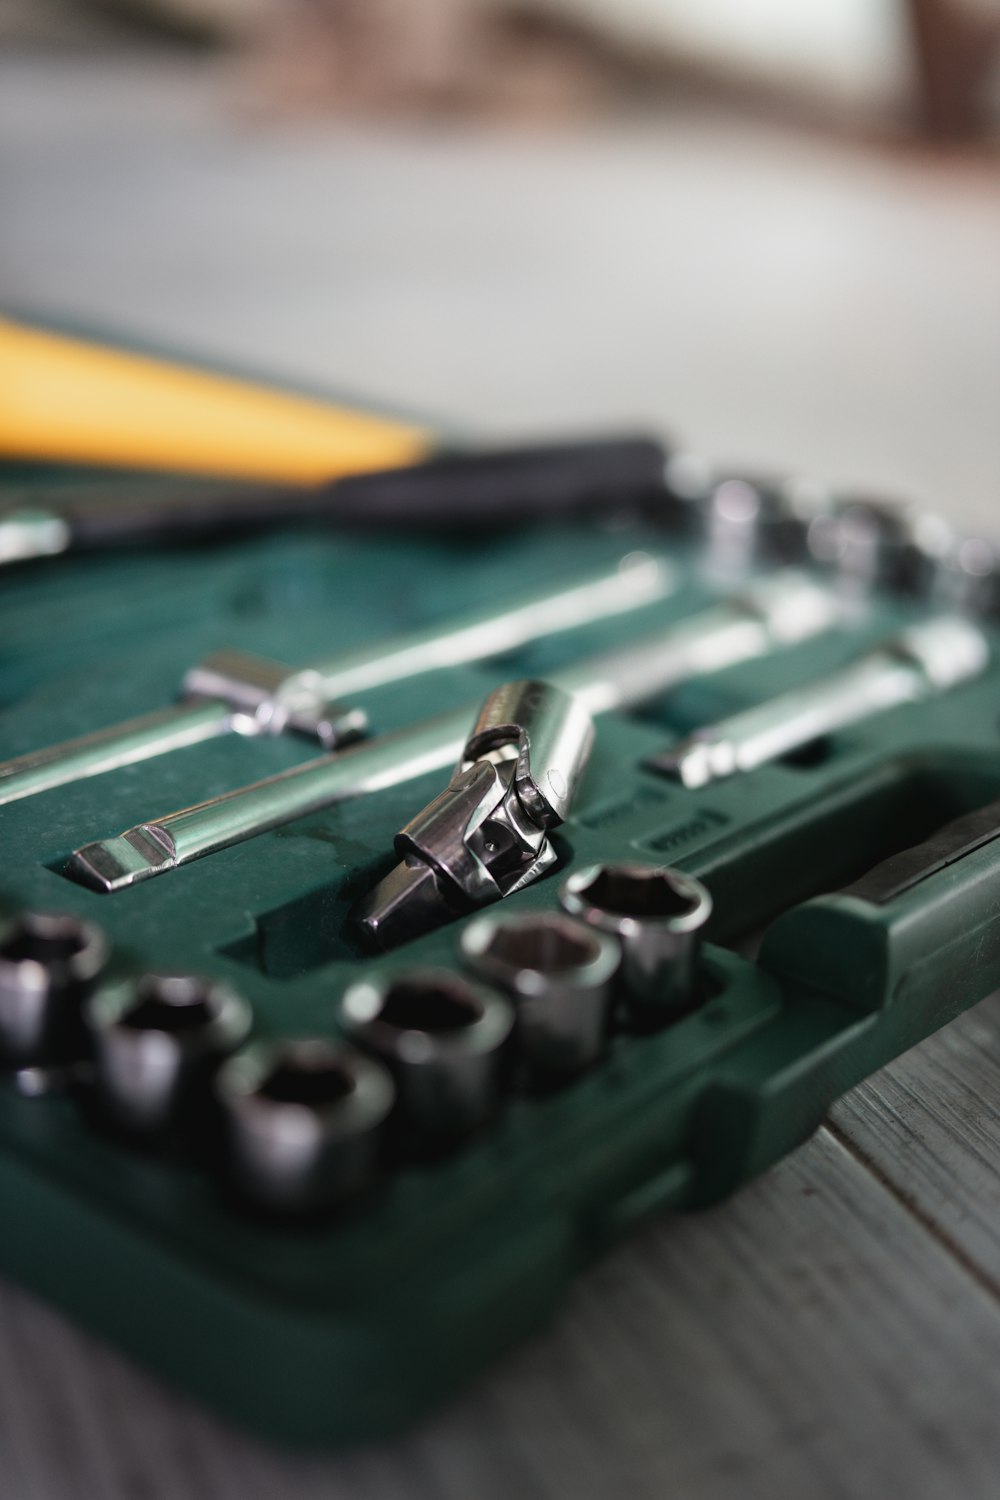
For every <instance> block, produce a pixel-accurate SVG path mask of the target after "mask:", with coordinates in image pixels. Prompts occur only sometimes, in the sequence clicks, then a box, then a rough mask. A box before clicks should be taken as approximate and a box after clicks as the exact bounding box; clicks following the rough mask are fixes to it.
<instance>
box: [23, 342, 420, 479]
mask: <svg viewBox="0 0 1000 1500" xmlns="http://www.w3.org/2000/svg"><path fill="white" fill-rule="evenodd" d="M431 446H432V438H431V433H430V431H429V430H426V429H424V428H421V427H418V426H415V425H413V424H410V423H407V422H402V421H399V420H397V419H396V418H392V417H383V416H378V415H377V414H375V413H372V412H366V411H354V410H352V409H351V408H349V407H342V406H336V405H334V404H332V403H328V402H325V401H322V400H320V399H318V398H315V397H309V396H299V395H295V394H294V393H291V392H287V391H281V390H274V389H271V388H269V387H268V386H264V385H255V384H254V383H253V382H252V381H248V380H240V379H237V378H235V377H233V376H228V375H217V374H214V373H212V372H210V371H205V370H198V369H191V368H189V367H187V366H185V365H180V364H173V363H171V362H169V361H167V360H161V359H156V358H154V357H152V356H149V355H145V354H133V353H131V352H128V351H126V350H121V349H114V348H108V347H106V346H104V345H101V344H95V343H89V342H87V341H86V340H85V339H82V338H74V337H69V336H66V335H64V334H59V333H51V332H48V331H47V330H44V329H39V328H33V327H29V326H27V325H25V324H23V323H16V322H12V321H10V320H7V319H3V318H0V459H27V460H36V461H44V462H49V463H70V464H96V465H100V466H101V467H102V468H108V467H112V468H119V467H122V468H129V469H165V470H170V471H173V472H181V473H185V474H205V475H209V474H212V475H228V476H231V477H233V478H243V479H262V480H274V481H282V482H285V483H291V484H299V483H301V484H311V483H315V482H318V481H321V480H324V479H336V478H338V477H340V476H341V475H344V474H357V473H361V472H363V471H365V470H370V469H387V468H392V467H394V466H396V465H400V464H407V463H413V462H416V461H418V460H420V459H422V458H425V457H426V456H427V455H428V453H429V452H430V449H431Z"/></svg>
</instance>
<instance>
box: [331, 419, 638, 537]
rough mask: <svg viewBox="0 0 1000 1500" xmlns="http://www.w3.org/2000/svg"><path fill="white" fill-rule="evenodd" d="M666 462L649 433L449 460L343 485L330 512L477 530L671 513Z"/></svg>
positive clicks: (335, 487)
mask: <svg viewBox="0 0 1000 1500" xmlns="http://www.w3.org/2000/svg"><path fill="white" fill-rule="evenodd" d="M666 464H667V449H666V448H665V446H664V445H663V444H662V443H660V442H657V441H656V440H655V439H653V438H648V437H620V438H602V439H597V440H595V441H592V442H576V443H547V444H541V445H538V446H534V447H523V448H502V449H496V450H492V451H488V452H483V451H477V452H475V453H453V454H442V455H440V456H438V457H436V458H432V459H429V460H428V461H427V462H425V463H418V464H411V465H410V466H408V467H407V468H400V469H387V470H385V471H383V472H381V473H377V474H356V475H351V476H350V477H348V478H345V479H338V480H337V481H336V482H335V483H334V484H332V485H330V486H329V487H328V488H327V490H326V492H325V493H326V497H327V506H326V514H327V516H328V518H329V519H330V520H331V521H333V522H335V523H337V524H355V525H365V526H377V525H381V524H383V523H386V522H391V523H392V524H393V525H394V526H407V525H412V526H420V527H426V526H458V527H469V526H486V525H495V524H497V523H504V524H506V523H508V522H512V521H544V520H548V519H552V520H558V519H559V518H560V517H563V516H579V515H587V514H595V513H599V512H600V513H604V512H613V511H614V510H616V509H630V508H634V507H636V506H641V505H648V504H649V503H651V502H652V503H655V504H657V505H659V506H661V507H662V505H663V504H664V502H665V501H666V498H667V492H666V484H665V469H666Z"/></svg>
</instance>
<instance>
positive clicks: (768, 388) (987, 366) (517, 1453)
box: [0, 57, 1000, 1500]
mask: <svg viewBox="0 0 1000 1500" xmlns="http://www.w3.org/2000/svg"><path fill="white" fill-rule="evenodd" d="M179 83H183V87H179ZM218 98H219V96H218V92H217V90H216V89H215V86H214V82H213V80H212V79H211V77H207V76H204V75H201V74H198V75H190V76H189V75H187V74H185V75H184V76H183V78H181V75H180V74H179V71H178V68H177V66H176V65H171V66H169V67H165V66H163V65H157V66H155V67H154V66H149V65H141V66H140V65H139V64H137V63H135V62H134V61H130V62H128V63H122V62H119V61H115V60H102V59H99V58H98V59H95V58H90V59H77V60H71V59H61V60H59V59H56V60H52V59H18V58H11V57H8V58H7V59H5V60H3V61H0V142H2V145H0V201H2V202H3V206H4V207H3V214H4V220H3V226H2V231H0V297H4V298H7V299H10V300H15V301H21V302H22V303H23V302H33V303H35V304H46V305H48V306H49V307H51V308H52V309H54V310H55V311H58V312H61V313H63V314H77V315H80V316H87V315H90V316H93V317H95V318H97V319H102V318H103V319H105V320H112V321H114V320H116V319H117V320H118V321H121V322H123V323H124V324H126V325H129V324H131V325H132V326H133V327H135V328H136V329H138V330H139V331H143V330H145V331H148V332H149V333H151V334H153V335H159V336H160V337H168V338H173V339H175V340H176V341H178V342H179V343H184V342H187V343H189V344H192V345H194V346H200V347H201V348H203V349H205V350H206V351H214V352H218V353H220V354H222V355H228V356H231V357H234V358H244V359H248V360H251V361H253V362H255V363H257V364H258V365H260V366H262V367H267V366H269V365H272V366H275V367H277V368H284V369H285V370H287V371H289V372H290V373H298V374H302V375H303V376H305V377H307V378H316V379H322V380H329V381H331V382H339V383H341V384H344V385H347V386H354V387H356V388H360V389H364V388H366V387H367V388H368V389H369V390H371V391H372V392H377V393H381V394H383V395H386V396H388V397H392V398H395V399H397V400H401V401H403V402H410V403H412V402H414V401H416V402H417V403H418V404H423V405H425V406H426V407H428V408H429V409H434V408H436V409H438V410H440V411H442V412H446V413H448V414H449V415H450V416H453V417H455V418H457V419H459V420H460V421H462V422H465V423H467V424H470V425H473V426H479V427H481V428H482V429H484V430H496V431H501V430H509V431H513V430H516V429H517V428H518V427H519V426H537V427H540V428H545V427H552V426H559V425H572V423H573V421H574V420H576V421H578V422H579V423H586V422H588V421H598V420H601V419H604V420H606V421H608V422H612V421H615V420H625V419H626V418H636V419H656V420H661V419H662V416H663V415H664V414H666V415H668V416H670V417H671V419H672V420H674V421H676V423H677V426H678V429H679V430H680V431H682V432H684V433H685V434H689V435H691V436H692V437H694V438H695V439H696V440H697V441H698V442H700V443H701V444H702V445H703V446H704V447H705V448H707V450H708V451H709V452H711V453H713V454H718V455H725V456H727V457H734V456H735V457H740V456H746V457H747V458H748V459H752V460H754V461H756V462H762V463H782V462H784V461H788V462H790V463H793V464H799V465H805V466H806V467H809V468H812V469H813V470H815V471H817V472H819V473H820V474H838V475H845V476H847V475H849V476H851V477H854V478H869V479H871V480H872V482H873V483H876V484H881V485H886V486H888V487H889V488H898V489H902V490H903V491H905V492H912V493H915V494H917V495H919V496H921V497H922V498H924V499H925V500H926V499H934V500H935V501H936V502H937V503H939V504H940V505H942V506H943V507H944V508H946V509H949V508H950V509H951V510H952V511H953V512H955V513H956V514H961V515H964V516H966V517H967V518H978V519H979V520H981V521H983V522H989V521H990V520H991V519H993V520H994V522H995V524H996V525H997V526H998V528H1000V514H998V508H997V504H996V499H995V497H996V494H997V492H998V489H1000V424H998V423H997V421H996V413H997V410H998V409H1000V338H998V337H997V332H998V329H1000V255H998V254H997V246H998V244H1000V192H998V191H997V185H998V184H997V171H996V168H995V166H990V165H989V164H988V163H979V164H975V165H966V166H955V165H952V166H951V167H948V166H946V165H945V164H942V163H934V162H930V163H922V162H920V161H919V160H917V159H914V158H910V159H898V158H894V157H893V156H892V155H891V154H878V153H872V154H866V153H863V152H861V151H860V150H857V149H853V148H848V147H843V146H834V145H831V144H829V143H825V142H823V141H821V140H809V139H805V138H796V137H794V136H791V135H788V134H786V133H782V132H780V131H776V130H773V129H770V128H768V127H764V126H762V125H753V126H749V125H747V124H745V123H744V122H740V121H738V120H726V119H724V118H716V117H714V116H704V115H703V114H700V113H698V112H695V113H693V114H691V115H688V114H685V113H684V112H683V111H678V112H677V114H676V116H675V117H668V118H667V119H665V120H660V121H656V122H653V123H651V124H643V123H641V122H640V123H631V124H628V125H620V126H613V127H610V126H605V127H599V128H598V127H595V128H593V129H592V130H590V131H589V132H584V134H583V135H582V136H558V135H557V136H553V137H549V138H545V139H542V140H541V141H536V140H533V139H531V140H528V141H527V142H525V141H523V140H518V139H516V138H515V139H511V138H509V137H502V136H492V137H483V138H479V139H470V138H467V137H459V138H452V137H450V136H448V135H447V134H444V135H442V134H440V133H435V132H405V131H401V130H397V131H394V132H392V131H374V132H369V133H367V134H365V133H361V132H358V131H357V130H353V129H349V130H344V129H342V128H335V127H327V126H323V125H316V124H311V125H309V126H307V127H302V128H299V129H293V128H292V127H284V128H283V129H281V130H278V131H272V132H264V131H262V130H260V129H259V127H256V126H255V127H252V128H250V127H246V126H243V127H239V126H237V125H234V124H233V123H232V122H231V121H230V120H228V119H227V118H226V117H225V116H224V115H223V114H222V113H221V109H220V106H219V102H218ZM554 184H558V191H557V192H556V191H555V190H554V187H553V185H554ZM998 1084H1000V1001H997V1000H993V1001H989V1002H986V1003H985V1004H984V1005H982V1006H980V1007H979V1008H978V1009H977V1010H976V1011H974V1012H972V1013H970V1014H969V1015H968V1016H966V1017H964V1018H962V1019H961V1020H959V1021H958V1022H956V1023H955V1024H953V1025H952V1026H951V1027H949V1028H948V1029H947V1030H946V1031H945V1032H943V1033H942V1034H940V1035H939V1036H937V1037H935V1038H933V1039H931V1040H930V1041H929V1042H927V1043H926V1044H924V1045H923V1046H921V1047H919V1048H917V1049H915V1050H914V1051H913V1052H912V1053H911V1054H909V1055H908V1056H906V1057H904V1058H901V1059H899V1060H897V1061H896V1062H895V1063H894V1064H893V1065H892V1066H891V1067H889V1068H888V1069H886V1070H885V1071H884V1072H883V1073H882V1074H880V1075H879V1076H878V1077H877V1078H875V1079H873V1080H870V1081H869V1082H868V1083H867V1084H865V1085H864V1086H863V1087H862V1088H860V1089H858V1090H856V1091H855V1092H854V1093H853V1094H852V1095H851V1096H850V1097H849V1098H847V1099H845V1100H844V1101H842V1102H841V1103H840V1104H839V1105H838V1106H837V1107H836V1109H835V1110H834V1111H833V1114H832V1117H831V1119H830V1121H829V1124H828V1127H826V1128H824V1129H823V1130H821V1131H820V1132H819V1134H818V1135H817V1136H816V1137H815V1138H814V1139H813V1140H812V1141H811V1142H810V1143H809V1144H808V1145H806V1146H805V1147H804V1148H803V1149H802V1150H801V1151H799V1152H798V1153H797V1154H796V1155H795V1156H794V1157H792V1158H790V1159H789V1160H787V1161H786V1162H784V1163H782V1164H781V1165H780V1166H779V1167H777V1168H776V1169H775V1170H774V1171H772V1172H771V1173H769V1174H768V1175H767V1176H766V1177H764V1178H763V1179H761V1180H760V1181H758V1182H756V1183H754V1184H752V1185H751V1186H749V1187H748V1188H747V1189H746V1190H745V1191H744V1192H743V1193H741V1194H740V1195H739V1196H738V1197H737V1198H736V1199H735V1200H734V1201H733V1202H731V1203H729V1204H726V1205H724V1206H722V1207H720V1208H718V1209H715V1210H713V1211H711V1212H709V1213H705V1214H703V1215H699V1216H697V1217H691V1218H684V1219H677V1220H671V1221H665V1222H663V1223H660V1224H658V1225H656V1226H655V1227H653V1228H651V1229H649V1230H648V1231H647V1232H645V1233H644V1234H642V1235H640V1236H637V1237H636V1238H635V1239H634V1240H633V1241H632V1242H631V1243H629V1244H628V1245H626V1246H624V1247H622V1248H621V1249H619V1250H618V1251H616V1252H615V1253H614V1254H613V1255H611V1256H610V1257H609V1258H608V1259H607V1260H606V1261H605V1262H604V1263H602V1264H601V1265H600V1266H599V1267H597V1268H596V1269H595V1270H594V1271H593V1272H591V1273H590V1274H589V1275H588V1276H587V1277H586V1278H585V1279H584V1280H583V1281H581V1283H580V1284H579V1285H578V1287H577V1288H576V1290H575V1292H574V1294H573V1296H572V1297H571V1299H570V1301H569V1303H568V1304H567V1305H566V1307H565V1308H564V1309H563V1311H562V1313H561V1315H560V1316H559V1318H558V1320H557V1322H556V1323H555V1325H554V1326H553V1327H552V1328H551V1329H550V1330H549V1331H548V1332H547V1333H546V1334H545V1335H543V1336H542V1337H540V1338H539V1339H538V1340H537V1341H535V1342H534V1343H533V1344H532V1345H531V1346H530V1347H525V1348H523V1349H521V1350H519V1351H517V1352H516V1353H515V1354H513V1355H512V1356H511V1357H510V1358H509V1359H508V1360H507V1361H506V1362H505V1363H504V1364H503V1365H502V1366H501V1367H499V1368H497V1369H495V1370H494V1371H493V1372H492V1373H491V1374H490V1375H489V1376H488V1377H487V1378H486V1379H485V1380H484V1381H483V1382H482V1383H481V1384H480V1385H479V1386H478V1387H477V1388H476V1389H474V1390H472V1391H470V1392H469V1393H467V1394H466V1395H465V1396H464V1397H463V1398H462V1399H461V1400H460V1401H458V1402H457V1403H455V1404H454V1405H453V1406H452V1407H451V1408H450V1409H449V1410H447V1411H445V1412H443V1413H441V1414H440V1415H439V1416H438V1417H437V1418H435V1419H434V1420H433V1421H432V1422H430V1423H429V1424H427V1425H426V1426H424V1427H423V1428H422V1429H421V1430H420V1431H418V1432H416V1433H414V1434H411V1435H410V1436H409V1437H408V1438H406V1439H405V1440H402V1441H400V1442H398V1443H395V1444H392V1445H388V1446H385V1447H382V1448H379V1449H377V1450H366V1451H363V1452H359V1453H354V1454H350V1455H348V1456H346V1457H339V1458H330V1459H316V1458H310V1459H303V1458H301V1457H295V1456H289V1455H286V1454H281V1453H277V1452H274V1451H272V1450H269V1449H266V1448H263V1447H261V1446H259V1445H257V1444H255V1443H254V1442H253V1441H251V1440H250V1439H248V1438H246V1437H244V1436H242V1435H238V1434H236V1433H233V1432H231V1431H228V1430H226V1429H224V1428H223V1427H222V1426H221V1425H219V1424H218V1423H216V1422H215V1421H214V1420H213V1419H212V1418H210V1417H208V1416H206V1415H205V1414H204V1413H202V1412H201V1411H199V1410H198V1409H196V1408H194V1407H193V1406H191V1405H190V1404H189V1403H188V1402H186V1401H185V1400H184V1399H182V1398H180V1397H178V1396H176V1395H174V1394H172V1393H170V1392H167V1391H165V1390H163V1389H162V1388H161V1387H160V1386H158V1385H157V1384H156V1383H155V1382H153V1381H152V1380H151V1379H149V1378H148V1377H147V1376H145V1375H144V1374H143V1373H142V1372H140V1371H138V1370H136V1369H135V1368H134V1367H132V1366H131V1365H129V1364H127V1363H125V1362H124V1361H123V1360H121V1359H120V1358H119V1357H118V1356H117V1355H116V1354H114V1353H113V1352H111V1351H109V1350H108V1349H106V1348H104V1347H103V1346H101V1345H100V1344H99V1343H97V1342H96V1341H95V1340H93V1339H91V1338H90V1337H88V1336H86V1335H83V1334H81V1333H80V1332H79V1331H78V1330H77V1329H75V1328H73V1327H71V1326H70V1325H69V1324H67V1323H66V1322H64V1321H63V1320H62V1319H61V1318H60V1317H58V1316H56V1315H55V1314H53V1313H52V1312H50V1311H49V1310H48V1309H47V1308H45V1307H44V1306H41V1305H39V1304H38V1303H36V1302H35V1301H34V1300H32V1299H31V1298H29V1297H27V1296H25V1295H24V1294H23V1293H22V1292H21V1291H19V1290H18V1289H16V1288H13V1287H3V1288H0V1497H3V1500H8V1497H9V1500H75V1497H86V1500H181V1497H182V1500H187V1497H195V1496H197V1497H198V1500H276V1497H285V1496H289V1497H296V1500H300V1497H301V1500H320V1497H323V1500H328V1497H339V1496H344V1497H358V1500H404V1497H405V1500H511V1497H513V1496H517V1497H518V1500H543V1497H545V1500H549V1497H566V1500H570V1497H572V1500H598V1497H600V1500H606V1497H609V1496H612V1495H623V1496H629V1497H635V1500H645V1497H650V1500H652V1497H656V1500H661V1497H663V1496H665V1495H674V1496H678V1497H683V1500H721V1497H730V1496H733V1497H739V1500H756V1497H761V1500H783V1497H794V1500H799V1497H804V1496H808V1497H810V1500H827V1497H830V1500H834V1497H837V1500H839V1497H868V1496H873V1495H879V1496H882V1495H891V1496H906V1497H907V1500H952V1497H956V1496H962V1497H963V1500H995V1497H996V1496H997V1494H998V1491H1000V1478H998V1475H1000V1421H998V1419H997V1409H998V1405H1000V1212H998V1210H1000V1172H998V1165H997V1164H998V1161H1000V1150H998V1148H1000V1109H998V1107H997V1098H998ZM0 1232H2V1224H0Z"/></svg>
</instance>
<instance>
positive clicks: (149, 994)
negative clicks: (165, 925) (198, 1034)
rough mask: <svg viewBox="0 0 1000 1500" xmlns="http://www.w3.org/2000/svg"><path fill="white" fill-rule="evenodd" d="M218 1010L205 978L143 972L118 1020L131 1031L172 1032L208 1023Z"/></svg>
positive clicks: (200, 1026) (172, 1034) (193, 1028)
mask: <svg viewBox="0 0 1000 1500" xmlns="http://www.w3.org/2000/svg"><path fill="white" fill-rule="evenodd" d="M218 1013H219V1006H218V1003H217V1001H215V999H214V998H213V995H212V986H211V984H210V983H209V981H208V980H204V979H200V978H197V977H196V976H194V975H186V974H145V975H143V977H142V979H141V980H140V981H139V986H138V996H137V999H136V1001H135V1004H134V1005H132V1006H130V1007H129V1009H128V1010H127V1011H126V1012H125V1013H124V1015H123V1016H122V1017H121V1022H120V1024H121V1025H122V1026H127V1027H128V1028H129V1030H131V1031H165V1032H167V1033H169V1034H170V1035H171V1036H175V1035H178V1034H179V1033H181V1032H184V1031H197V1030H200V1029H201V1028H202V1027H204V1026H208V1025H210V1024H211V1023H212V1022H213V1021H214V1020H215V1019H216V1018H217V1016H218Z"/></svg>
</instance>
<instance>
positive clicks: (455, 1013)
mask: <svg viewBox="0 0 1000 1500" xmlns="http://www.w3.org/2000/svg"><path fill="white" fill-rule="evenodd" d="M482 1016H483V1006H482V1002H481V1001H480V999H479V997H478V996H477V995H476V994H474V993H473V992H472V991H471V990H469V989H467V988H466V986H465V985H463V984H462V983H461V982H460V981H458V980H456V981H455V982H454V983H449V982H448V981H447V980H446V979H443V978H442V979H439V978H436V977H435V978H433V979H431V978H428V979H426V980H423V979H417V978H412V979H411V978H408V979H398V980H394V981H393V982H392V984H390V985H389V987H388V989H387V990H386V992H385V996H384V998H383V1000H382V1004H381V1006H380V1007H379V1011H378V1014H377V1017H375V1018H373V1019H377V1020H379V1021H381V1022H383V1023H384V1024H385V1025H387V1026H392V1027H395V1028H397V1029H398V1030H400V1031H430V1032H442V1031H458V1030H460V1029H462V1028H463V1027H466V1026H472V1025H474V1024H475V1023H476V1022H477V1021H479V1020H481V1019H482Z"/></svg>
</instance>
